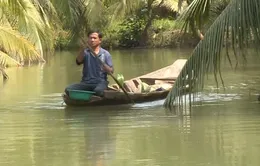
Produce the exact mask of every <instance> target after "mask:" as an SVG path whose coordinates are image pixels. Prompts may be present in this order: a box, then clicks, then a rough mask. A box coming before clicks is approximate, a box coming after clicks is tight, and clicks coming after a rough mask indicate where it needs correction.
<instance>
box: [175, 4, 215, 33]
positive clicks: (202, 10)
mask: <svg viewBox="0 0 260 166" xmlns="http://www.w3.org/2000/svg"><path fill="white" fill-rule="evenodd" d="M211 3H212V2H211V0H193V1H192V2H191V4H190V5H189V6H188V7H187V8H185V9H184V10H183V12H182V13H181V15H180V16H179V18H178V19H177V21H178V22H179V23H181V24H182V25H183V27H182V30H184V32H186V31H187V30H188V27H189V26H193V25H190V23H193V22H194V23H195V26H196V27H197V28H198V29H201V26H202V25H203V23H205V22H206V21H207V19H208V17H209V11H210V5H211Z"/></svg>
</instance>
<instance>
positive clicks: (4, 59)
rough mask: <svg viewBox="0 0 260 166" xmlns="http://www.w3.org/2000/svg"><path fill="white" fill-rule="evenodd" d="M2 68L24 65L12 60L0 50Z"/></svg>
mask: <svg viewBox="0 0 260 166" xmlns="http://www.w3.org/2000/svg"><path fill="white" fill-rule="evenodd" d="M0 66H2V67H4V68H5V67H10V66H22V65H21V63H19V62H18V61H17V60H15V59H14V58H11V57H10V56H9V55H8V54H6V53H4V52H2V51H1V50H0Z"/></svg>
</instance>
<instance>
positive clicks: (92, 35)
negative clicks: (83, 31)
mask: <svg viewBox="0 0 260 166" xmlns="http://www.w3.org/2000/svg"><path fill="white" fill-rule="evenodd" d="M102 37H103V35H102V33H101V32H99V31H98V30H92V31H90V32H89V33H88V44H89V46H90V47H92V48H95V47H98V46H100V44H101V41H102Z"/></svg>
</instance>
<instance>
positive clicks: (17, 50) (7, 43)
mask: <svg viewBox="0 0 260 166" xmlns="http://www.w3.org/2000/svg"><path fill="white" fill-rule="evenodd" d="M0 46H1V51H2V52H5V53H6V54H8V55H9V56H10V57H12V58H14V59H16V60H17V61H24V62H33V61H44V59H43V58H42V56H41V55H40V54H39V53H38V52H37V50H36V48H35V46H34V44H33V43H30V41H29V40H27V39H26V38H25V37H24V36H22V35H21V34H20V33H19V32H18V31H15V30H13V29H11V28H10V27H5V26H0Z"/></svg>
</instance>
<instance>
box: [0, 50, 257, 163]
mask: <svg viewBox="0 0 260 166" xmlns="http://www.w3.org/2000/svg"><path fill="white" fill-rule="evenodd" d="M191 51H192V50H172V49H150V50H148V49H137V50H114V51H111V54H112V56H113V62H114V65H115V73H121V74H123V75H124V77H125V79H128V78H131V77H135V76H138V75H142V74H145V73H147V72H150V71H153V70H156V69H159V68H161V67H165V66H167V65H169V64H172V63H173V62H174V61H175V60H177V59H179V58H188V57H189V56H190V53H191ZM46 60H47V63H46V64H44V65H43V64H41V65H35V66H31V67H24V68H10V69H7V70H6V72H7V73H8V75H9V77H10V79H9V80H8V81H7V82H6V83H5V84H2V83H1V84H0V147H1V148H0V165H1V166H17V165H24V166H28V165H31V166H41V165H42V166H53V165H55V166H83V165H84V166H86V165H90V166H110V165H111V166H112V165H113V166H128V165H129V166H145V165H147V166H148V165H149V166H159V165H160V166H172V165H178V166H246V165H248V166H258V165H260V158H259V153H260V130H259V128H260V102H259V101H257V94H258V93H259V91H260V84H259V83H260V65H259V64H260V59H257V58H255V57H249V58H248V63H247V70H243V68H239V69H237V70H236V71H233V70H231V68H230V67H229V65H227V64H226V65H224V66H223V77H224V81H225V85H226V87H227V88H226V92H225V93H224V92H219V93H217V92H216V90H217V87H216V85H215V84H214V79H213V77H209V79H208V80H207V83H206V85H205V91H203V92H201V93H199V95H198V96H196V103H194V104H195V105H194V107H193V109H192V110H188V109H187V110H185V111H181V110H179V111H170V110H166V109H164V108H163V107H162V104H163V100H161V101H156V102H148V103H142V104H135V105H133V106H131V107H129V106H109V107H89V108H67V107H66V106H65V105H64V103H63V102H62V98H61V93H62V92H63V90H64V88H65V87H66V86H67V85H68V84H71V83H74V82H78V81H79V80H80V78H81V67H80V66H76V65H75V53H73V52H57V53H56V54H55V56H51V57H48V58H47V59H46ZM110 81H111V82H113V81H112V80H111V78H110Z"/></svg>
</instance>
